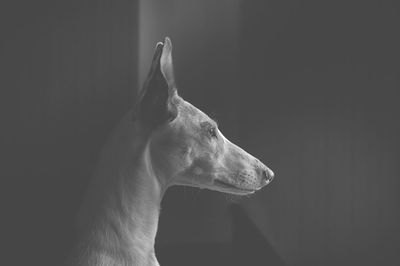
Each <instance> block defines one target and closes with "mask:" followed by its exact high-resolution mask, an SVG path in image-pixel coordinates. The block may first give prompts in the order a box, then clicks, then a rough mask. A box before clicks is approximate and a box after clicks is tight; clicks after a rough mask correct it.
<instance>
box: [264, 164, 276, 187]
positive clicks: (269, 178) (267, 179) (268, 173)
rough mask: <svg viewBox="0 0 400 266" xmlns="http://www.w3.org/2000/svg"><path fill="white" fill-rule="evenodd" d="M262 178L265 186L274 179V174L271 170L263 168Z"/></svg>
mask: <svg viewBox="0 0 400 266" xmlns="http://www.w3.org/2000/svg"><path fill="white" fill-rule="evenodd" d="M263 178H264V180H265V182H266V184H268V183H270V182H271V181H272V179H274V172H272V170H271V169H269V168H268V167H265V169H264V170H263Z"/></svg>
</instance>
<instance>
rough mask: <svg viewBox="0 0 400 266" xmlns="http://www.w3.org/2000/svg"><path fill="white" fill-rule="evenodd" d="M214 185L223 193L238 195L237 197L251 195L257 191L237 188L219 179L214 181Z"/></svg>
mask: <svg viewBox="0 0 400 266" xmlns="http://www.w3.org/2000/svg"><path fill="white" fill-rule="evenodd" d="M214 184H216V185H217V186H219V187H220V188H221V189H222V190H223V192H227V193H232V194H238V195H246V194H251V193H254V192H255V191H256V190H257V189H250V188H243V187H238V186H236V185H234V184H232V183H229V182H226V181H223V180H220V179H214Z"/></svg>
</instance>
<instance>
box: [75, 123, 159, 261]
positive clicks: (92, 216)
mask: <svg viewBox="0 0 400 266" xmlns="http://www.w3.org/2000/svg"><path fill="white" fill-rule="evenodd" d="M124 119H125V120H126V118H124ZM124 119H123V121H122V122H121V124H120V126H119V127H117V130H116V132H115V133H114V136H113V138H112V139H111V140H110V142H109V143H108V144H107V145H106V147H105V149H104V151H103V154H102V156H101V159H100V161H99V165H98V167H97V170H96V174H95V177H94V178H93V184H91V186H90V187H91V188H92V190H91V191H90V192H89V194H88V195H89V196H88V198H87V201H86V204H85V205H86V206H84V208H82V213H81V214H82V215H81V219H80V227H81V228H83V231H84V233H85V235H86V237H85V240H84V245H85V244H86V246H84V247H81V250H82V248H83V249H84V250H85V253H86V254H82V255H81V260H83V261H82V262H83V263H88V262H94V263H93V265H97V264H96V262H97V261H98V262H103V263H104V261H109V262H110V264H112V265H114V264H116V265H119V264H121V265H143V266H144V265H148V266H154V265H159V264H158V262H157V259H156V257H155V252H154V243H155V237H156V233H157V226H158V219H159V209H160V203H161V200H162V197H163V194H164V192H165V190H166V185H165V184H162V182H160V180H158V179H157V177H156V176H155V174H154V171H153V169H152V164H151V158H150V151H149V141H148V138H147V137H146V134H143V132H140V130H139V129H138V128H137V127H135V126H133V125H130V124H129V123H127V121H124ZM127 124H128V125H127ZM126 127H128V129H129V130H127V128H126ZM133 135H136V137H135V139H133V140H132V136H133ZM90 265H92V264H90ZM102 265H103V264H102Z"/></svg>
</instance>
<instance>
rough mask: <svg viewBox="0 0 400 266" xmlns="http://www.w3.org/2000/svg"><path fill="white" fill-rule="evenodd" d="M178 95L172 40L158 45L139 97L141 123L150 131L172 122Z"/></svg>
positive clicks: (167, 39) (175, 113)
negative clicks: (174, 99) (175, 99)
mask: <svg viewBox="0 0 400 266" xmlns="http://www.w3.org/2000/svg"><path fill="white" fill-rule="evenodd" d="M175 94H176V88H175V82H174V71H173V65H172V44H171V40H170V39H169V38H168V37H167V38H165V42H164V44H163V43H161V42H159V43H157V45H156V49H155V52H154V56H153V60H152V63H151V67H150V71H149V74H148V75H147V78H146V81H145V82H144V85H143V88H142V91H141V93H140V95H139V103H138V106H137V108H138V109H137V113H138V118H139V120H140V122H141V123H142V124H143V125H144V126H147V127H148V128H150V129H153V128H155V127H157V126H160V125H162V124H164V123H167V122H169V121H172V120H173V119H174V118H175V117H176V116H177V108H176V106H175V105H174V103H173V102H172V98H173V97H174V95H175Z"/></svg>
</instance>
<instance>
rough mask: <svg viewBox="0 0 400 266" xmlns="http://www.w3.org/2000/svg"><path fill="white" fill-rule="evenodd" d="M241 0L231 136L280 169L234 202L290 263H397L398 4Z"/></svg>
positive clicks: (399, 229)
mask: <svg viewBox="0 0 400 266" xmlns="http://www.w3.org/2000/svg"><path fill="white" fill-rule="evenodd" d="M241 7H242V8H241V14H242V24H241V25H242V31H241V38H240V48H241V50H240V51H241V58H242V59H241V64H240V65H241V68H240V69H241V71H240V72H241V73H242V77H243V79H242V85H243V87H246V90H243V91H245V93H243V94H242V95H241V99H240V102H241V105H240V106H241V107H242V108H241V112H239V113H240V119H239V120H240V125H241V126H240V127H239V131H240V133H239V138H240V141H241V143H242V144H243V145H244V146H246V147H248V148H249V149H251V150H254V151H255V152H256V153H258V154H261V157H262V158H263V159H264V160H265V161H266V162H267V163H269V164H270V166H271V168H272V169H274V170H275V173H276V176H277V178H276V180H275V182H273V183H272V184H271V186H270V187H268V188H267V189H265V190H264V191H262V192H261V193H259V194H256V195H255V197H254V198H251V199H250V200H248V201H244V202H243V205H245V206H246V208H247V210H248V213H249V214H250V216H251V217H252V219H253V220H254V221H255V222H256V224H257V225H258V227H259V228H260V229H261V230H262V232H263V234H264V236H265V237H266V238H267V239H268V242H269V243H271V244H272V246H274V248H275V250H276V251H277V252H278V254H280V256H281V257H282V258H283V259H284V261H285V262H286V263H287V264H288V265H379V264H385V265H398V264H399V263H400V260H399V256H398V252H399V251H400V245H399V240H400V233H399V232H400V204H399V202H400V196H399V190H400V178H399V173H400V172H399V170H400V169H399V159H400V150H399V146H400V141H399V139H398V136H399V133H400V124H399V113H400V105H399V104H398V99H399V96H400V92H399V70H400V69H399V64H398V62H399V59H400V53H399V49H398V47H400V39H399V37H398V35H397V34H396V32H397V31H398V25H399V24H400V19H399V18H400V17H399V6H398V5H397V4H395V3H394V2H391V1H379V2H377V1H333V2H329V3H327V2H323V3H322V2H320V1H303V2H298V1H285V2H282V1H263V2H262V1H257V2H253V1H244V2H243V3H242V6H241Z"/></svg>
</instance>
